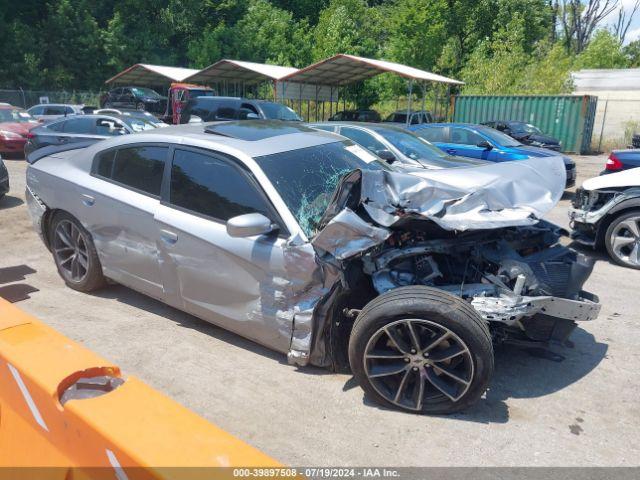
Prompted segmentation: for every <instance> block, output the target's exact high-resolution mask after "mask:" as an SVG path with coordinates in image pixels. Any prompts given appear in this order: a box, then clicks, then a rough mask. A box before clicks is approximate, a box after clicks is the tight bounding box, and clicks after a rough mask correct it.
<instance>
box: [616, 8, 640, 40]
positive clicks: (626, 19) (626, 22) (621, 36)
mask: <svg viewBox="0 0 640 480" xmlns="http://www.w3.org/2000/svg"><path fill="white" fill-rule="evenodd" d="M639 9H640V0H636V1H635V3H634V4H633V5H632V6H631V10H630V11H628V10H627V9H625V8H624V7H620V9H619V10H618V19H617V20H616V24H615V26H614V30H613V31H614V34H615V36H616V37H617V38H618V41H619V42H620V43H621V44H624V40H625V38H626V36H627V33H628V32H629V27H630V26H631V22H633V18H634V17H635V15H636V13H638V10H639Z"/></svg>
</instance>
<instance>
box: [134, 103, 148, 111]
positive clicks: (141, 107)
mask: <svg viewBox="0 0 640 480" xmlns="http://www.w3.org/2000/svg"><path fill="white" fill-rule="evenodd" d="M136 110H140V111H142V112H144V111H145V110H146V108H145V106H144V103H142V102H138V103H136Z"/></svg>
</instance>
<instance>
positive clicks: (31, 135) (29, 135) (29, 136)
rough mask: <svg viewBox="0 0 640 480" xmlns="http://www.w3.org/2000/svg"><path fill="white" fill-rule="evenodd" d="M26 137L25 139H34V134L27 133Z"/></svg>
mask: <svg viewBox="0 0 640 480" xmlns="http://www.w3.org/2000/svg"><path fill="white" fill-rule="evenodd" d="M26 137H27V138H36V134H35V133H31V132H27V135H26Z"/></svg>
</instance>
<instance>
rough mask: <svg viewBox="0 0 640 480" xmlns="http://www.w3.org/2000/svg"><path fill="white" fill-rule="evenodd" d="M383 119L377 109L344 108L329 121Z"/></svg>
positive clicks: (370, 120) (372, 120) (375, 120)
mask: <svg viewBox="0 0 640 480" xmlns="http://www.w3.org/2000/svg"><path fill="white" fill-rule="evenodd" d="M380 120H381V117H380V114H379V113H378V112H376V111H375V110H344V111H342V112H338V113H336V114H335V115H333V116H331V117H329V120H328V121H329V122H373V123H377V122H379V121H380Z"/></svg>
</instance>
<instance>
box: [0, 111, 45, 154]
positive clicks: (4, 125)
mask: <svg viewBox="0 0 640 480" xmlns="http://www.w3.org/2000/svg"><path fill="white" fill-rule="evenodd" d="M38 125H39V123H38V121H37V120H35V119H34V118H33V117H32V116H31V115H29V114H28V113H27V112H26V111H25V110H23V109H22V108H19V107H14V106H13V105H9V104H8V103H0V154H8V153H20V154H21V153H22V152H23V150H24V144H25V143H26V142H27V134H28V133H29V130H31V129H32V128H34V127H37V126H38Z"/></svg>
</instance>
